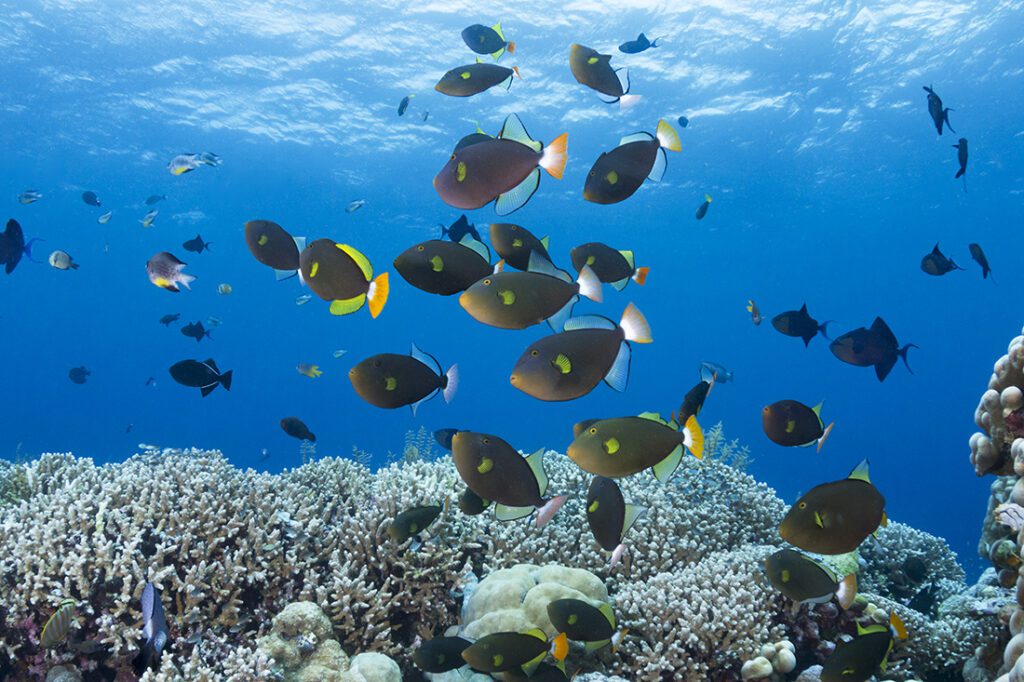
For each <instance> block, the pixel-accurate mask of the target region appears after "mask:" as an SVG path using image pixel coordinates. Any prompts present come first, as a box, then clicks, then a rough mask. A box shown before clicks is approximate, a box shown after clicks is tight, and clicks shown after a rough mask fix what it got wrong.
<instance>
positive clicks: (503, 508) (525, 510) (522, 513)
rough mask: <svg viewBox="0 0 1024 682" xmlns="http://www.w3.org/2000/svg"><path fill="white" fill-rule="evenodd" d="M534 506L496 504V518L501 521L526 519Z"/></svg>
mask: <svg viewBox="0 0 1024 682" xmlns="http://www.w3.org/2000/svg"><path fill="white" fill-rule="evenodd" d="M533 509H534V508H533V507H509V506H507V505H504V504H496V505H494V518H496V519H498V520H499V521H515V520H516V519H525V518H526V517H527V516H529V515H530V514H532V513H533Z"/></svg>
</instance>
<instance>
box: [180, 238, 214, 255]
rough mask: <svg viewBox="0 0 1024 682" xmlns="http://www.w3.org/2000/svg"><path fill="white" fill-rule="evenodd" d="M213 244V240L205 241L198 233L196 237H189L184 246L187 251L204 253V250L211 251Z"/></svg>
mask: <svg viewBox="0 0 1024 682" xmlns="http://www.w3.org/2000/svg"><path fill="white" fill-rule="evenodd" d="M211 244H213V242H204V241H203V238H202V237H201V236H200V235H198V234H197V235H196V236H195V238H194V239H189V240H188V241H187V242H185V243H184V244H182V247H183V248H184V249H185V250H186V251H191V252H193V253H202V252H203V251H209V250H210V245H211Z"/></svg>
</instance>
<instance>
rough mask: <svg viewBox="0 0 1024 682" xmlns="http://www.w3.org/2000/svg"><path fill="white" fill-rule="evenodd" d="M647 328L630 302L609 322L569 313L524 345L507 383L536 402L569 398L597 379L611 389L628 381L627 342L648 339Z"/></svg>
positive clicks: (591, 387)
mask: <svg viewBox="0 0 1024 682" xmlns="http://www.w3.org/2000/svg"><path fill="white" fill-rule="evenodd" d="M652 341H653V339H652V338H651V328H650V326H649V325H648V324H647V320H646V319H645V318H644V316H643V314H642V313H641V312H640V310H639V309H638V308H637V307H636V306H634V305H633V304H632V303H630V304H629V305H628V306H626V309H625V310H624V311H623V313H622V318H621V320H620V321H619V323H618V324H615V323H614V322H612V321H611V320H609V319H608V318H606V317H601V316H600V315H584V316H582V317H574V318H572V319H570V320H568V321H567V322H566V323H565V327H564V331H561V332H559V333H557V334H552V335H551V336H546V337H544V338H542V339H540V340H539V341H536V342H534V343H532V344H530V346H529V348H527V349H526V350H525V351H524V352H523V354H522V355H521V356H520V358H519V360H518V361H517V362H516V364H515V367H513V369H512V374H511V376H510V377H509V381H511V383H512V385H513V386H515V387H516V388H518V389H519V390H520V391H522V392H524V393H526V394H527V395H531V396H533V397H534V398H537V399H538V400H546V401H562V400H573V399H575V398H579V397H580V396H584V395H586V394H587V393H590V391H592V390H594V387H595V386H597V384H598V383H600V382H601V380H604V382H605V383H606V384H608V386H609V387H611V388H613V389H614V390H616V391H624V390H625V389H626V384H627V382H628V381H629V359H630V355H631V354H632V351H631V349H630V345H629V344H630V342H634V343H651V342H652Z"/></svg>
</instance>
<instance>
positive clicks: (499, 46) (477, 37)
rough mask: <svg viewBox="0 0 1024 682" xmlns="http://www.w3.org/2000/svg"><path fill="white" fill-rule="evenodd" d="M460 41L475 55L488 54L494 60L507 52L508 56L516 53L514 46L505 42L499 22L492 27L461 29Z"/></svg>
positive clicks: (474, 26)
mask: <svg viewBox="0 0 1024 682" xmlns="http://www.w3.org/2000/svg"><path fill="white" fill-rule="evenodd" d="M462 40H463V41H464V42H465V43H466V47H468V48H469V49H471V50H473V52H476V53H477V54H489V55H491V56H492V57H494V59H495V60H498V59H500V58H501V55H503V54H504V53H505V50H508V53H509V54H515V53H516V44H515V43H514V42H509V41H507V40H505V34H504V33H503V32H502V30H501V22H500V21H499V22H498V23H496V24H495V25H494V26H484V25H483V24H473V25H472V26H467V27H466V28H464V29H462Z"/></svg>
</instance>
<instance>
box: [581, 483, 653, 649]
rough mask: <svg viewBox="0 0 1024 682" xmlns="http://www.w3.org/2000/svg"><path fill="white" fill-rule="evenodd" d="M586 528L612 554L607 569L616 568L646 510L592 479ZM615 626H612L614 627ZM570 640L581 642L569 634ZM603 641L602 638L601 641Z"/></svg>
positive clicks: (613, 487)
mask: <svg viewBox="0 0 1024 682" xmlns="http://www.w3.org/2000/svg"><path fill="white" fill-rule="evenodd" d="M586 510H587V525H589V526H590V532H591V533H592V534H593V536H594V539H595V540H597V544H598V545H600V546H601V549H603V550H604V551H606V552H610V553H611V559H610V560H609V570H611V569H612V568H614V567H615V565H616V564H618V563H619V560H620V559H621V558H622V555H623V553H624V552H625V551H626V544H625V540H624V538H625V536H626V533H628V532H629V529H630V528H632V527H633V524H634V523H636V522H637V519H639V518H640V517H641V516H642V515H643V513H644V512H645V511H647V510H646V509H645V508H644V507H641V506H639V505H635V504H627V503H626V500H625V498H623V496H622V491H621V490H619V486H618V484H617V483H616V482H615V481H613V480H612V479H610V478H605V477H604V476H594V479H593V480H592V481H591V482H590V487H589V488H588V489H587V506H586ZM613 627H614V625H613ZM568 634H569V639H574V640H578V641H592V640H588V639H580V638H577V637H574V636H573V633H571V632H570V633H568ZM600 639H603V638H600Z"/></svg>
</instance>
